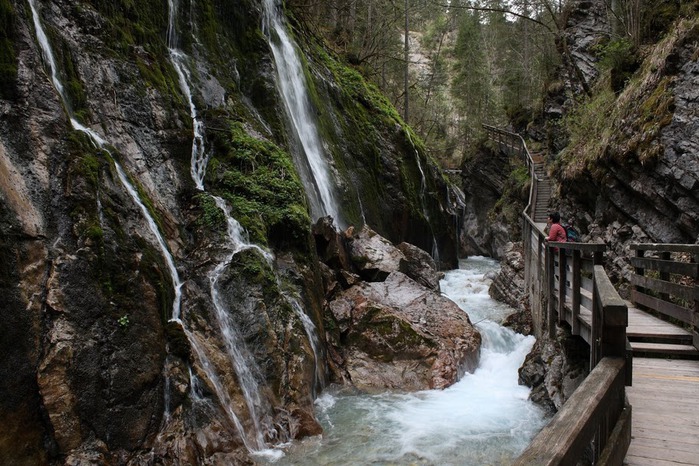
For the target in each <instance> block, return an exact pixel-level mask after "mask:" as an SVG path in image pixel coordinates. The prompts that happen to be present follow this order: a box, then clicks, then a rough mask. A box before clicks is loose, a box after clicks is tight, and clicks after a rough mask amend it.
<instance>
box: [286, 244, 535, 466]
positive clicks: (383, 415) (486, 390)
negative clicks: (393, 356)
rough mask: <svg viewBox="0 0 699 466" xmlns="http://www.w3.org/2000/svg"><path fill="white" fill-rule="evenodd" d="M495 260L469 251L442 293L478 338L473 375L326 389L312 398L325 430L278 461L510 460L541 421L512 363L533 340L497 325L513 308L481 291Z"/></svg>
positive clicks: (480, 465)
mask: <svg viewBox="0 0 699 466" xmlns="http://www.w3.org/2000/svg"><path fill="white" fill-rule="evenodd" d="M498 267H499V265H498V263H497V262H496V261H494V260H492V259H488V258H483V257H473V258H469V259H466V260H462V261H461V263H460V268H459V269H457V270H452V271H449V272H447V273H446V275H445V277H444V279H443V280H442V281H441V282H440V285H441V289H442V292H443V293H444V294H445V295H446V296H448V297H449V298H450V299H452V300H453V301H454V302H456V303H457V304H458V305H459V306H460V307H461V308H462V309H464V311H466V312H467V313H468V314H469V317H470V319H471V322H473V323H474V324H475V325H476V326H477V328H478V330H479V331H480V332H481V334H482V336H483V346H482V348H481V359H480V363H479V366H478V368H477V369H476V370H475V371H474V373H473V374H467V375H466V376H465V377H463V378H462V379H461V380H460V381H459V382H458V383H456V384H454V385H453V386H451V387H449V388H447V389H445V390H428V391H421V392H417V393H398V392H386V393H381V394H372V395H369V394H360V393H356V392H352V391H349V390H347V389H344V388H342V387H332V386H331V387H329V388H327V389H326V390H325V391H324V392H323V393H322V394H321V395H320V397H318V399H317V400H316V415H317V416H318V419H319V421H320V422H321V424H322V425H323V429H324V434H323V435H322V437H320V436H319V437H313V438H308V439H305V440H303V441H301V442H297V443H295V444H294V445H292V446H290V447H289V449H288V451H287V453H286V455H285V456H284V457H282V458H281V459H279V460H278V461H277V462H276V463H275V464H277V465H304V466H305V465H459V466H467V465H473V466H484V465H508V464H510V463H511V462H512V460H513V458H515V457H516V456H517V455H518V454H519V453H520V452H521V451H522V450H523V449H524V448H525V447H526V446H527V445H528V444H529V441H530V440H531V438H532V437H533V436H534V435H535V434H536V433H537V432H538V431H539V430H540V429H541V428H542V427H543V425H544V424H545V423H546V421H547V419H546V417H545V414H544V412H543V410H541V409H540V408H539V407H537V406H536V405H534V404H533V403H531V402H530V401H528V395H529V389H528V388H527V387H524V386H520V385H519V384H518V383H517V380H518V376H517V370H518V368H519V366H520V365H521V364H522V362H523V361H524V358H525V356H526V354H527V353H528V352H529V351H530V350H531V347H532V345H533V344H534V337H532V336H527V337H525V336H523V335H520V334H517V333H515V332H513V331H511V330H510V329H507V328H505V327H503V326H501V325H500V322H502V319H503V318H504V317H505V316H507V315H508V314H510V313H512V312H513V309H512V308H510V307H508V306H506V305H503V304H501V303H498V302H496V301H494V300H493V299H491V298H490V296H489V295H488V286H489V285H490V282H491V279H490V278H489V277H490V276H492V274H493V273H494V272H496V271H497V270H498Z"/></svg>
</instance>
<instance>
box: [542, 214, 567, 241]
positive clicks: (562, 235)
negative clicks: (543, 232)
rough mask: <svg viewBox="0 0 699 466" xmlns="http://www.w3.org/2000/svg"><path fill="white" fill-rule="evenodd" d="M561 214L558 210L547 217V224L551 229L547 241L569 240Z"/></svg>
mask: <svg viewBox="0 0 699 466" xmlns="http://www.w3.org/2000/svg"><path fill="white" fill-rule="evenodd" d="M560 222H561V216H560V215H559V214H558V212H551V213H550V214H549V217H548V218H547V219H546V225H547V226H548V229H549V236H548V237H547V238H546V241H554V242H558V243H565V242H566V240H567V237H566V230H565V228H563V226H562V225H561V223H560Z"/></svg>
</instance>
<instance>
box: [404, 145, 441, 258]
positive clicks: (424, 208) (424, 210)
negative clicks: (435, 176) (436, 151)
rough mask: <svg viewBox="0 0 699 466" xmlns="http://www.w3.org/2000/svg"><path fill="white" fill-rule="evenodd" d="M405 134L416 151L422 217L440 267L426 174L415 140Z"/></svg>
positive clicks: (433, 253) (433, 254)
mask: <svg viewBox="0 0 699 466" xmlns="http://www.w3.org/2000/svg"><path fill="white" fill-rule="evenodd" d="M405 134H406V136H407V137H408V140H409V141H410V145H411V146H413V150H414V151H415V162H417V168H418V170H420V204H421V206H422V215H424V216H425V220H427V224H428V225H429V227H430V232H431V233H432V259H434V261H435V262H436V263H437V266H439V247H438V246H437V238H435V236H434V231H432V223H431V222H430V214H429V213H428V212H427V206H426V205H425V191H426V189H427V181H426V178H425V172H424V170H423V169H422V163H420V154H419V153H418V151H417V148H415V144H414V143H413V139H412V138H411V137H410V133H409V132H408V131H406V132H405Z"/></svg>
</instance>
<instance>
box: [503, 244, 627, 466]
mask: <svg viewBox="0 0 699 466" xmlns="http://www.w3.org/2000/svg"><path fill="white" fill-rule="evenodd" d="M544 244H545V252H544V258H545V261H546V267H545V271H546V278H547V286H546V290H547V291H546V294H547V295H548V314H547V319H546V320H547V327H548V332H549V334H551V335H552V334H553V333H554V332H555V328H556V325H557V324H561V323H562V322H567V323H568V324H569V325H570V328H571V333H573V334H575V335H580V336H581V337H582V338H583V339H585V341H587V342H588V344H589V345H590V373H589V374H588V376H587V377H586V378H585V380H584V381H583V383H582V384H581V385H580V386H579V387H578V388H577V389H576V390H575V392H574V393H573V395H572V396H571V397H570V398H569V399H568V400H567V401H566V403H565V404H564V405H563V407H562V408H561V409H560V410H559V411H558V413H557V414H556V415H555V416H554V417H553V419H551V421H550V422H549V423H548V425H547V426H546V427H545V428H544V429H542V430H541V432H539V434H538V435H537V436H536V437H535V438H534V439H533V440H532V442H531V443H530V445H529V447H528V448H527V449H526V450H525V451H524V452H523V453H522V455H520V457H519V458H518V459H517V461H516V462H515V463H514V464H516V465H521V466H524V465H532V464H536V465H569V464H570V465H574V464H577V461H578V460H580V459H581V458H583V457H584V456H585V455H587V456H588V458H589V459H590V460H591V461H592V462H593V463H594V464H596V465H621V464H622V462H623V459H624V457H625V456H626V451H627V450H628V447H629V444H630V443H631V406H629V404H628V402H627V400H626V395H625V386H626V385H630V384H631V370H630V369H631V361H630V358H631V353H630V349H629V345H628V342H627V339H626V326H627V323H628V309H627V306H626V303H625V302H624V301H623V300H622V299H621V297H620V296H619V294H618V293H617V291H616V289H615V288H614V286H613V285H612V283H611V282H610V280H609V277H608V276H607V273H606V271H605V270H604V267H603V266H602V265H601V264H600V263H601V261H602V253H603V251H604V247H605V246H604V245H599V244H583V243H548V244H546V243H544ZM585 256H587V257H585ZM586 264H590V265H589V266H588V265H586Z"/></svg>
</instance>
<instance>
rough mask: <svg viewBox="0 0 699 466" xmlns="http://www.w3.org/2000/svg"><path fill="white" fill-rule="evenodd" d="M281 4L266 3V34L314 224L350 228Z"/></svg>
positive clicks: (266, 0)
mask: <svg viewBox="0 0 699 466" xmlns="http://www.w3.org/2000/svg"><path fill="white" fill-rule="evenodd" d="M278 3H279V0H264V9H265V24H264V30H265V34H266V35H267V38H268V41H269V45H270V47H271V48H272V54H273V55H274V62H275V64H276V68H277V76H278V79H277V84H278V86H279V90H280V92H281V95H282V98H283V100H284V104H285V106H286V110H287V113H288V116H289V120H290V123H291V125H292V126H293V130H294V132H295V137H296V139H297V140H298V143H299V144H300V145H301V149H302V150H300V151H299V152H301V153H300V154H298V156H297V157H296V165H297V168H298V170H299V173H300V175H301V177H302V179H303V184H304V187H305V188H306V193H307V195H308V198H309V202H310V205H311V214H312V215H313V220H317V219H318V218H320V217H323V216H325V215H330V216H332V217H333V219H334V220H335V225H337V226H339V227H341V228H343V227H345V226H346V225H345V224H344V220H343V218H342V216H341V212H340V208H339V206H338V204H337V201H336V199H335V192H334V191H335V186H334V183H333V178H332V176H331V173H330V167H329V166H328V163H327V161H326V159H325V155H324V152H325V150H324V147H323V141H322V140H321V138H320V134H318V128H317V127H316V124H315V116H314V112H313V111H312V110H311V101H310V98H309V96H308V92H307V84H306V78H305V75H304V72H303V68H302V66H301V60H300V58H299V56H298V52H297V50H296V45H295V43H294V42H293V40H292V38H291V36H289V34H288V33H287V31H286V27H285V26H284V23H283V18H282V16H281V10H280V8H281V6H280V5H278Z"/></svg>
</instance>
